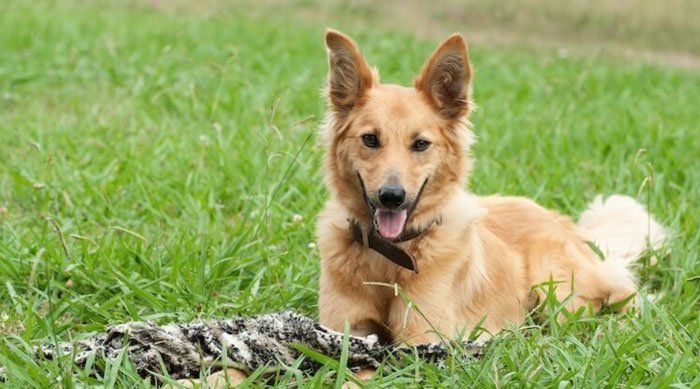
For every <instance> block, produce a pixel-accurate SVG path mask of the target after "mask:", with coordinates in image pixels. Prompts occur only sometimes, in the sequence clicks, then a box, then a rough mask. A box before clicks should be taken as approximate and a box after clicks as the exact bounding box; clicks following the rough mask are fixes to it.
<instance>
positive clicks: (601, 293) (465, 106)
mask: <svg viewBox="0 0 700 389" xmlns="http://www.w3.org/2000/svg"><path fill="white" fill-rule="evenodd" d="M325 38H326V47H327V53H328V63H329V74H328V86H327V100H328V112H327V116H326V120H325V124H324V127H323V132H324V137H325V141H326V146H327V152H326V156H325V178H326V184H327V186H328V188H329V189H330V192H331V195H330V199H329V200H328V201H327V203H326V204H325V207H324V209H323V210H322V211H321V213H320V215H319V217H318V225H317V227H318V228H317V238H318V239H317V240H318V248H319V251H320V256H321V274H320V290H319V303H318V306H319V318H320V322H321V324H322V325H324V326H327V327H330V328H331V329H334V330H337V331H343V329H344V326H345V323H346V322H347V323H349V328H350V333H351V334H353V335H358V336H366V335H369V334H378V335H380V336H381V337H382V338H383V339H384V340H385V341H387V342H395V341H400V342H406V343H409V344H418V343H425V342H432V341H440V340H444V339H446V338H447V339H450V338H453V337H455V336H459V334H464V333H470V331H472V330H473V329H475V328H476V327H478V328H480V329H482V330H483V331H484V332H482V334H485V335H484V336H486V337H488V336H489V335H490V334H495V333H498V332H499V331H501V330H502V329H504V328H506V327H508V326H511V325H516V326H517V325H518V324H522V323H523V322H524V320H525V318H526V315H527V314H528V313H529V312H530V311H531V310H532V309H533V308H534V307H535V306H536V305H537V304H538V302H542V301H544V299H545V297H546V294H547V290H546V288H543V287H538V286H542V285H544V284H548V283H550V284H554V285H555V287H554V289H555V290H554V294H555V296H556V298H557V300H558V301H560V302H562V303H563V304H565V305H566V309H567V310H569V311H571V312H575V311H577V310H579V309H582V308H583V309H587V310H590V311H591V312H598V311H600V310H601V308H602V307H604V306H611V307H615V306H618V308H619V310H620V311H624V310H625V309H627V307H629V306H630V304H631V301H633V300H634V296H635V293H636V291H637V288H636V285H635V278H634V275H633V273H632V272H631V271H630V269H629V267H628V265H629V264H630V262H632V261H633V260H634V259H636V258H637V257H639V256H640V255H641V254H642V253H643V252H644V251H645V249H646V248H647V244H649V243H650V244H651V246H652V247H654V248H658V247H659V246H660V245H661V244H662V243H663V241H664V239H665V237H666V233H665V230H664V228H663V227H662V226H661V225H659V223H657V222H656V221H655V220H654V219H653V218H652V217H651V216H650V215H649V214H648V213H647V211H646V209H645V208H644V207H643V206H642V205H640V204H638V203H637V202H636V201H635V200H634V199H632V198H630V197H626V196H621V195H614V196H611V197H609V198H607V199H603V198H602V197H600V198H597V199H596V200H595V201H594V203H593V204H592V205H591V206H590V207H589V209H588V210H587V211H585V212H584V213H583V214H582V216H581V218H580V220H579V223H578V224H576V223H574V221H573V220H572V219H571V218H569V217H566V216H563V215H560V214H558V213H557V212H555V211H552V210H548V209H545V208H543V207H541V206H540V205H538V204H536V203H535V202H534V201H532V200H529V199H526V198H521V197H506V196H499V195H493V196H486V197H479V196H476V195H474V194H472V193H470V192H469V191H468V190H466V189H465V188H466V183H467V179H468V177H469V174H470V171H471V170H472V165H473V160H472V157H471V155H470V152H469V149H470V146H472V144H473V143H474V135H473V133H472V132H471V129H470V123H469V121H468V116H469V113H470V111H471V110H472V108H473V106H474V104H473V103H472V96H471V95H472V93H471V91H472V84H471V83H472V74H473V71H472V66H471V64H470V62H469V57H468V53H467V44H466V42H465V39H464V38H463V37H462V36H461V35H460V34H454V35H452V36H450V37H449V38H447V39H446V40H445V41H443V42H442V43H441V44H440V45H439V46H438V47H437V49H436V50H435V51H434V52H433V53H432V55H431V56H430V57H429V58H428V60H427V61H426V62H425V65H424V66H423V68H422V70H421V71H420V73H419V74H418V76H417V77H416V78H415V81H414V83H413V86H412V87H403V86H398V85H391V84H382V83H381V82H380V80H379V73H378V71H377V70H376V69H375V68H372V67H370V65H369V64H368V63H367V61H366V60H365V58H364V57H363V55H362V54H361V52H360V50H359V48H358V46H357V45H356V44H355V42H354V41H353V40H352V39H351V38H349V37H348V36H346V35H344V34H343V33H341V32H338V31H334V30H328V31H327V32H326V37H325ZM591 243H592V244H594V246H597V247H598V248H599V251H600V252H601V253H602V254H603V255H604V258H603V259H604V260H603V259H601V258H600V257H599V254H601V253H597V252H596V250H594V249H593V248H592V246H591ZM397 292H398V293H397Z"/></svg>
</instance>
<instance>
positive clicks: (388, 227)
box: [374, 208, 408, 239]
mask: <svg viewBox="0 0 700 389" xmlns="http://www.w3.org/2000/svg"><path fill="white" fill-rule="evenodd" d="M406 219H408V210H406V209H397V210H384V209H379V208H377V209H375V210H374V225H375V227H376V228H377V231H378V232H379V235H381V236H382V237H383V238H386V239H396V238H398V237H399V235H401V233H402V232H403V229H404V226H405V225H406Z"/></svg>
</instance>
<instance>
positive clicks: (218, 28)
mask: <svg viewBox="0 0 700 389" xmlns="http://www.w3.org/2000/svg"><path fill="white" fill-rule="evenodd" d="M695 15H697V2H694V1H669V2H665V3H656V2H652V1H648V0H639V1H619V2H614V1H585V2H584V1H576V2H566V3H564V2H554V1H536V0H533V1H519V2H496V1H485V0H484V1H475V2H464V3H462V2H456V1H450V0H444V1H443V0H440V1H433V2H430V3H427V2H418V1H405V2H398V1H389V2H382V3H379V2H376V3H375V2H369V1H357V2H336V1H331V2H318V3H314V2H308V1H293V2H275V1H269V0H260V1H255V2H254V1H248V0H246V1H241V2H221V1H209V0H205V1H199V2H184V1H175V2H173V1H150V2H146V1H85V0H68V1H60V2H59V1H43V0H42V1H37V2H20V1H7V0H6V1H1V0H0V25H1V26H2V28H0V139H1V142H0V333H2V340H1V341H0V365H2V366H5V367H7V369H8V375H9V382H8V384H7V385H8V386H10V387H46V386H51V385H55V384H56V383H57V382H59V381H58V380H61V381H60V382H62V383H63V384H62V385H66V386H68V384H67V383H70V382H76V383H77V384H87V385H102V386H105V387H113V386H118V387H133V386H143V385H145V383H144V382H142V381H141V380H140V379H139V378H138V377H135V375H134V373H133V369H132V368H131V367H130V366H129V365H128V363H122V364H119V365H114V366H107V368H106V371H105V372H104V374H102V375H100V376H99V377H97V378H90V377H88V375H87V373H86V372H81V371H75V370H74V369H72V368H71V366H70V364H67V363H64V362H61V361H59V362H41V363H36V362H34V361H32V360H31V352H30V346H31V345H34V344H37V343H40V342H46V341H54V340H55V339H71V338H81V337H85V336H88V335H89V334H91V333H93V332H94V331H100V330H103V329H104V328H105V326H107V325H109V324H110V323H116V322H123V321H127V320H153V321H157V322H171V321H188V320H192V319H195V318H211V317H228V316H231V315H235V314H254V313H260V312H268V311H273V310H277V309H284V308H287V309H294V310H296V311H299V312H301V313H304V314H307V315H310V316H312V317H314V316H315V315H316V298H317V295H316V293H317V292H316V289H317V274H318V253H317V252H316V249H315V247H314V244H313V242H314V239H315V238H314V222H315V214H316V213H317V211H318V209H319V208H320V207H321V206H322V204H323V201H324V200H325V198H326V196H327V194H326V192H325V190H323V189H322V182H323V180H322V175H321V169H320V166H321V163H320V160H321V156H322V152H323V149H322V145H321V144H320V141H319V139H318V137H317V136H316V133H317V130H318V126H319V124H320V122H321V119H322V116H323V110H324V103H323V100H322V98H321V96H320V93H319V91H320V89H321V86H322V85H323V82H324V79H325V72H326V62H325V61H326V59H325V49H324V47H323V31H324V28H325V27H326V26H330V27H334V28H340V29H343V30H345V31H346V32H347V33H349V34H351V35H352V36H353V37H355V38H356V40H357V41H358V43H359V44H360V46H361V47H362V49H363V50H364V52H365V54H366V55H367V57H368V59H369V61H370V62H371V63H373V64H376V65H378V66H379V68H380V69H381V72H382V76H383V79H384V80H385V81H388V82H397V83H402V84H408V83H410V82H411V80H412V78H413V76H414V75H415V74H416V72H417V71H418V69H419V68H420V66H421V65H422V63H423V61H424V60H425V59H426V58H427V56H428V55H429V53H430V52H431V51H432V50H433V48H434V47H435V45H436V44H437V42H438V41H439V40H441V39H443V38H444V36H445V35H446V34H448V33H450V32H453V31H462V32H463V33H464V34H465V36H466V37H467V39H468V41H469V42H471V44H470V56H471V59H472V62H473V64H474V67H475V69H476V78H475V99H476V101H477V103H478V104H479V106H480V108H479V109H478V110H477V111H476V112H475V113H474V115H473V116H472V121H473V122H474V125H475V126H474V127H475V133H476V134H477V135H478V137H479V143H478V144H477V146H476V148H475V152H476V155H477V165H476V169H475V172H474V176H473V178H472V180H471V188H472V190H474V191H475V192H477V193H480V194H488V193H494V192H500V193H506V194H516V195H523V196H528V197H531V198H534V199H536V200H537V201H539V202H540V203H542V204H544V205H546V206H548V207H552V208H554V209H558V210H560V211H561V212H564V213H567V214H571V215H576V214H578V212H580V211H581V210H582V209H583V208H584V207H585V205H586V204H587V203H588V202H589V201H590V200H591V199H592V198H593V197H594V196H595V194H597V193H605V194H611V193H625V194H629V195H632V196H636V197H637V198H638V199H639V200H640V201H642V202H643V203H645V204H646V205H648V206H649V207H650V209H651V210H652V212H653V213H654V214H655V215H657V216H658V218H659V219H660V220H661V221H662V222H663V223H664V224H666V225H668V226H669V227H670V228H671V230H672V232H673V235H674V239H673V240H672V241H671V243H670V244H669V247H668V249H670V251H671V255H669V256H661V255H660V258H659V264H658V265H657V266H647V263H646V262H647V260H648V259H649V258H646V259H645V260H644V261H642V263H641V264H640V265H639V266H638V268H637V271H638V273H639V274H640V277H639V278H640V285H641V288H642V291H643V293H644V296H646V295H647V294H653V295H655V296H656V300H654V301H648V300H647V299H646V298H643V299H642V301H643V304H642V308H641V313H640V317H638V318H628V319H627V321H626V323H625V325H623V326H619V325H618V324H617V323H618V319H619V318H617V317H615V316H606V315H603V316H600V317H595V318H589V319H585V318H578V319H576V320H572V321H571V322H570V323H564V324H560V323H557V322H556V320H551V319H547V320H545V321H544V323H541V322H532V323H527V325H526V326H525V327H524V328H522V329H521V330H520V331H515V332H513V333H508V334H503V335H502V336H500V337H499V338H497V340H496V341H494V342H493V344H492V345H491V346H490V347H489V349H488V350H487V355H486V358H485V360H483V361H480V362H477V363H465V362H464V361H462V360H460V359H459V358H455V359H454V360H452V361H449V362H448V363H447V364H446V365H444V366H435V365H432V364H430V363H423V362H422V361H408V362H406V363H405V364H404V365H403V366H402V367H401V368H396V369H395V370H391V369H389V370H387V371H386V372H383V373H381V374H380V375H379V376H378V377H377V379H376V380H375V381H374V384H377V385H381V386H410V385H415V380H416V379H420V380H421V385H423V386H431V385H432V386H455V385H457V386H460V387H462V386H472V385H477V386H505V385H509V384H510V385H517V386H523V385H525V386H528V385H545V386H553V385H559V384H561V383H562V382H563V383H564V385H567V382H568V383H569V384H571V385H576V386H579V385H591V386H597V385H601V386H612V385H618V384H620V383H622V384H627V385H632V386H634V385H648V386H660V387H667V386H670V385H672V384H674V385H676V386H678V387H684V386H685V387H694V386H697V385H699V384H700V382H699V381H698V376H699V374H700V372H699V371H698V370H699V369H698V365H697V361H696V356H697V355H698V353H699V352H700V346H699V342H700V341H699V340H698V339H700V325H699V323H698V319H699V318H698V308H700V303H699V301H700V289H699V288H698V280H699V278H698V276H699V275H700V266H699V264H698V244H699V243H700V232H699V231H698V220H700V211H698V208H697V206H696V205H697V202H698V199H699V198H700V158H699V157H698V156H699V155H700V138H698V136H697V134H698V133H700V130H699V129H698V123H700V112H699V111H698V108H697V107H698V101H700V74H699V73H698V59H697V58H698V57H697V55H698V46H697V45H698V40H697V36H698V23H697V22H696V21H695V18H694V17H695ZM333 374H334V371H333V369H331V368H327V369H325V370H322V371H321V372H320V373H319V374H318V375H316V376H314V377H297V379H298V380H297V381H296V382H297V384H299V385H301V386H323V385H328V384H329V382H332V379H333ZM292 378H294V375H293V372H292V373H287V374H281V375H280V376H279V377H277V378H276V380H277V381H275V380H273V382H277V383H280V384H287V385H296V384H293V383H292V381H291V379H292Z"/></svg>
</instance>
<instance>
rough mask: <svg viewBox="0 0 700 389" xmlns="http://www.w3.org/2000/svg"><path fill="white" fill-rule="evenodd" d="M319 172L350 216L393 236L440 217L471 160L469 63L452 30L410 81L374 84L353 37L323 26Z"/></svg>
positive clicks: (460, 40) (371, 71) (462, 43)
mask: <svg viewBox="0 0 700 389" xmlns="http://www.w3.org/2000/svg"><path fill="white" fill-rule="evenodd" d="M326 46H327V49H328V63H329V74H328V89H327V93H328V105H329V110H328V115H327V123H326V127H325V131H326V132H327V134H326V136H327V140H328V150H327V155H326V178H327V183H328V185H329V186H330V188H331V190H332V191H333V192H334V195H335V196H336V198H337V199H338V200H339V201H340V202H341V203H342V204H343V205H344V206H345V207H346V208H347V209H348V210H349V212H350V215H349V216H351V217H354V218H356V219H358V220H363V221H365V222H373V223H374V224H375V226H376V228H377V230H378V231H379V233H380V235H382V236H383V237H385V238H388V239H394V238H396V237H398V236H399V235H400V234H401V233H402V232H403V231H404V230H406V229H407V228H408V227H409V226H410V227H412V228H415V229H420V228H422V227H424V226H425V225H427V224H429V223H431V222H432V221H434V220H435V219H437V218H438V217H440V206H441V204H444V202H445V201H446V200H447V198H449V197H450V196H451V195H453V194H454V193H455V190H457V189H458V188H459V187H461V186H462V185H463V184H464V181H465V179H466V176H467V174H468V173H469V170H470V168H471V160H470V157H469V153H468V147H469V145H470V144H471V142H472V134H471V132H470V131H469V128H468V122H467V115H468V113H469V111H470V108H471V102H470V93H471V87H470V81H471V75H472V70H471V66H470V64H469V58H468V56H467V46H466V42H465V41H464V38H462V36H461V35H458V34H455V35H452V36H451V37H449V38H448V39H447V40H445V41H444V42H442V43H441V44H440V45H439V46H438V48H437V49H436V50H435V52H434V53H433V54H432V55H431V56H430V58H429V59H428V61H427V62H426V63H425V65H424V66H423V69H422V70H421V72H420V74H419V75H418V77H417V78H416V79H415V82H414V85H413V87H402V86H398V85H390V84H381V83H380V82H379V74H378V72H377V70H376V69H372V68H370V66H369V65H368V64H367V62H366V61H365V59H364V57H363V56H362V54H361V53H360V50H359V49H358V47H357V45H356V44H355V42H353V41H352V39H350V38H349V37H347V36H345V35H343V34H342V33H340V32H337V31H333V30H328V31H327V32H326Z"/></svg>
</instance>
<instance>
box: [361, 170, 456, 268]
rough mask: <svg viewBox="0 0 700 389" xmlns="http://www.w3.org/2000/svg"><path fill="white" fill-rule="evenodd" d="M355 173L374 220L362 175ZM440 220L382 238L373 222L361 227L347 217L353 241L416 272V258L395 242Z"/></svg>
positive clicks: (415, 204)
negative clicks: (396, 235)
mask: <svg viewBox="0 0 700 389" xmlns="http://www.w3.org/2000/svg"><path fill="white" fill-rule="evenodd" d="M356 173H357V178H358V179H359V181H360V186H361V187H362V195H363V196H364V198H365V205H366V206H367V213H368V216H369V218H370V220H374V207H373V206H372V203H371V202H370V200H369V197H368V196H367V190H366V189H365V182H364V181H363V180H362V176H361V175H360V173H359V172H356ZM428 179H429V177H428V178H426V179H425V181H423V185H421V187H420V190H419V191H418V195H417V196H416V199H415V201H414V202H413V205H412V206H411V208H410V209H409V210H408V212H407V215H406V222H408V220H409V219H410V218H411V215H412V214H413V211H414V210H415V209H416V206H417V205H418V201H419V200H420V198H421V195H422V194H423V189H425V186H426V184H427V183H428ZM441 222H442V218H440V217H438V218H437V219H436V220H434V221H433V222H431V223H430V224H428V225H427V226H426V227H425V228H423V229H420V230H404V231H403V232H402V233H401V235H399V236H398V237H397V238H396V239H392V240H389V239H386V238H383V237H382V236H381V235H379V234H378V233H377V230H376V228H375V226H374V223H371V224H370V226H369V227H363V226H362V225H361V224H360V223H358V222H357V220H355V219H348V223H350V231H351V233H352V238H353V239H354V240H355V242H358V243H360V244H362V245H363V246H365V247H368V248H370V249H372V250H374V251H376V252H378V253H379V254H382V255H383V256H384V257H385V258H386V259H388V260H390V261H391V262H394V263H395V264H397V265H399V266H401V267H403V268H406V269H408V270H411V271H414V272H416V273H418V264H417V262H416V258H415V257H414V256H413V255H412V254H411V253H409V252H407V251H405V250H403V249H402V248H401V247H399V246H397V245H396V244H395V243H401V242H405V241H408V240H411V239H414V238H417V237H418V236H420V235H421V234H423V233H424V232H425V231H427V230H428V228H430V227H431V226H432V225H433V224H434V223H437V224H440V223H441Z"/></svg>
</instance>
